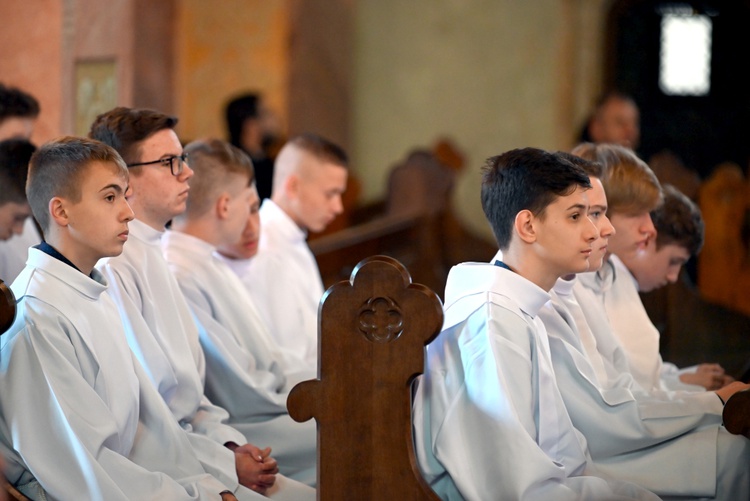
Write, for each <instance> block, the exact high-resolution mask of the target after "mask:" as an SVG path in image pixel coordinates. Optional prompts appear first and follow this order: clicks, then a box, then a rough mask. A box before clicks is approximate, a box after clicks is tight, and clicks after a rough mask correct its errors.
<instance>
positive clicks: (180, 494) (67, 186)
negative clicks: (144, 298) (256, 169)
mask: <svg viewBox="0 0 750 501" xmlns="http://www.w3.org/2000/svg"><path fill="white" fill-rule="evenodd" d="M28 177H29V179H28V188H27V195H28V198H29V203H30V205H31V208H32V211H33V213H34V216H35V217H36V218H37V220H38V221H39V223H40V225H41V227H42V230H43V232H44V236H45V240H46V242H43V243H42V244H39V245H38V246H36V247H35V248H32V249H30V251H29V259H28V264H27V265H26V268H25V269H24V270H23V272H22V273H21V275H20V276H19V277H18V278H17V279H16V281H15V282H14V283H13V285H12V289H13V292H14V293H15V295H16V297H17V298H18V300H19V303H18V317H17V319H16V321H15V323H14V325H13V327H11V329H10V331H9V332H7V333H5V334H4V335H3V336H2V337H0V396H2V406H0V440H2V441H3V443H4V445H5V449H6V450H8V451H11V452H10V455H9V457H7V458H6V460H7V461H8V463H9V464H8V468H7V470H6V472H7V475H8V479H9V480H10V482H11V483H13V484H14V485H15V486H16V487H17V488H18V489H19V490H21V491H22V492H23V493H25V494H27V495H28V496H29V497H31V498H32V499H47V498H50V499H92V500H106V501H112V500H118V499H120V500H132V499H144V500H145V499H175V500H176V499H183V500H191V499H213V500H219V499H220V498H224V499H236V498H235V497H234V495H233V494H231V492H229V491H227V493H225V494H222V495H220V493H222V492H223V491H225V490H226V488H225V487H224V486H223V485H222V484H221V483H220V482H219V481H218V480H216V479H215V478H214V477H212V476H210V475H208V474H207V473H206V472H205V470H204V469H203V467H202V466H201V464H200V463H199V462H198V460H197V458H196V456H195V454H194V453H193V450H192V448H191V445H190V443H189V441H188V440H187V436H186V435H185V433H184V431H183V430H181V429H180V428H179V427H178V426H177V424H176V423H175V421H174V419H173V418H172V416H171V414H170V412H169V410H168V409H167V408H166V406H165V405H164V403H163V401H162V400H161V398H160V397H159V395H158V393H156V392H155V391H154V390H153V388H152V386H151V384H150V382H149V381H148V378H147V376H146V375H145V373H144V371H143V369H142V368H141V366H140V364H139V363H138V362H137V361H136V360H135V359H134V358H133V356H132V354H131V352H130V350H129V349H128V345H127V341H126V339H125V333H124V331H123V329H122V320H121V319H120V316H119V314H118V312H117V307H116V306H115V304H114V302H113V301H112V299H111V298H110V296H109V294H108V292H107V282H106V281H105V279H104V278H103V277H102V275H101V274H100V273H99V272H98V271H97V270H95V269H94V265H95V264H96V262H97V261H98V260H99V259H100V258H102V257H105V256H114V255H117V254H119V253H120V252H121V251H122V248H123V244H124V243H125V241H126V240H127V239H128V223H129V222H130V221H131V220H132V219H133V211H132V210H131V209H130V206H129V205H128V203H127V202H126V200H125V192H126V191H127V189H128V172H127V169H126V167H125V164H124V163H123V161H122V159H121V158H120V156H119V155H118V154H117V153H116V152H115V151H114V150H113V149H111V148H109V147H107V146H105V145H103V144H101V143H99V142H96V141H91V140H88V139H81V138H71V137H67V138H62V139H59V140H57V141H54V142H51V143H48V144H47V145H45V146H43V147H42V148H41V149H40V150H39V151H38V152H37V153H36V154H35V155H34V157H33V158H32V160H31V164H30V167H29V176H28ZM247 493H248V494H251V495H252V493H251V492H250V491H247ZM244 498H245V497H243V499H244ZM247 499H249V497H248V498H247Z"/></svg>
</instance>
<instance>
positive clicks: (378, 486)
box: [287, 256, 443, 501]
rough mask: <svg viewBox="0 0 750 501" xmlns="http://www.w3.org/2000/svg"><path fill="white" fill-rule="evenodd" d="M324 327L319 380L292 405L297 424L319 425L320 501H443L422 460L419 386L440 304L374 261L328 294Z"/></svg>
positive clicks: (398, 271) (385, 262)
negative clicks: (415, 430) (417, 442)
mask: <svg viewBox="0 0 750 501" xmlns="http://www.w3.org/2000/svg"><path fill="white" fill-rule="evenodd" d="M318 318H319V331H318V345H319V346H318V348H319V354H320V355H319V365H318V379H317V380H310V381H304V382H302V383H300V384H298V385H297V386H295V387H294V388H293V390H292V392H291V393H290V395H289V399H288V401H287V406H288V408H289V414H290V415H291V416H292V418H294V419H295V420H297V421H306V420H308V419H310V418H313V417H314V418H315V419H316V420H317V425H318V499H325V500H326V501H329V500H352V499H356V500H380V499H382V500H391V499H398V500H400V501H410V500H424V499H432V500H436V499H438V498H437V496H436V495H435V494H434V492H432V490H431V489H430V488H429V486H428V485H427V483H426V482H425V481H424V479H423V478H422V477H421V475H420V473H419V469H418V466H417V461H416V456H415V454H414V446H413V439H412V426H411V383H412V381H413V380H414V378H415V377H416V376H418V375H419V374H421V373H422V370H423V366H424V347H425V345H427V344H428V343H429V342H430V341H432V339H434V338H435V336H437V334H438V333H439V332H440V328H441V326H442V323H443V311H442V305H441V302H440V299H439V298H438V297H437V295H435V293H434V292H432V291H431V290H430V289H428V288H427V287H424V286H422V285H419V284H412V283H411V277H410V276H409V273H408V272H407V271H406V269H405V268H404V267H403V266H402V265H401V263H399V262H398V261H396V260H395V259H393V258H390V257H387V256H374V257H370V258H367V259H365V260H364V261H362V262H360V263H359V264H358V265H357V266H356V267H355V268H354V271H353V272H352V275H351V279H350V280H349V281H344V282H340V283H338V284H336V285H334V286H333V287H331V288H330V289H328V291H327V292H326V293H325V295H324V296H323V300H322V301H321V306H320V309H319V315H318Z"/></svg>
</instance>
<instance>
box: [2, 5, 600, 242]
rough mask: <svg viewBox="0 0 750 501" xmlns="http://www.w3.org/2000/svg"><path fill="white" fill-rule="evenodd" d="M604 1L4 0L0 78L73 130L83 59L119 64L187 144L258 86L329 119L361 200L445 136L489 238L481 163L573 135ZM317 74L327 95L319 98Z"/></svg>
mask: <svg viewBox="0 0 750 501" xmlns="http://www.w3.org/2000/svg"><path fill="white" fill-rule="evenodd" d="M609 3H610V1H609V0H539V1H538V2H518V1H515V0H472V1H457V0H412V1H409V2H399V1H396V0H358V1H353V0H328V1H327V2H326V5H325V6H320V5H317V6H316V7H315V8H311V7H310V6H309V5H308V4H306V3H304V2H303V1H292V0H221V1H217V2H204V1H201V0H164V1H161V2H150V1H149V0H111V1H108V2H107V3H102V2H99V1H97V0H36V1H34V2H11V1H4V2H2V3H0V12H2V14H3V17H5V16H8V18H11V19H14V22H13V23H12V24H11V25H10V26H11V27H10V29H6V30H3V31H2V32H1V33H0V80H2V81H6V82H8V83H10V84H14V85H18V86H20V87H22V88H24V89H27V90H28V91H30V92H31V93H33V94H34V95H36V96H37V97H38V98H39V99H40V101H41V104H42V115H41V117H40V120H39V125H38V128H37V132H36V134H35V136H34V140H35V141H37V142H41V141H45V140H48V139H50V138H52V137H55V136H57V135H59V134H62V133H73V132H74V131H75V123H76V118H77V116H78V115H80V114H81V112H80V110H78V108H80V106H79V103H78V101H80V99H79V100H78V101H77V95H78V91H79V89H78V88H77V84H76V82H75V74H76V73H75V72H76V68H78V67H79V66H80V65H81V64H83V65H86V64H88V63H96V62H107V61H110V62H112V61H114V69H110V71H112V72H113V74H114V78H115V81H116V90H115V93H116V95H115V98H114V100H115V102H116V104H120V105H125V106H150V107H155V108H158V109H161V110H164V111H167V112H171V113H176V114H177V115H178V116H179V117H180V126H179V133H180V135H181V137H182V138H183V139H185V140H190V139H194V138H197V137H201V136H206V135H214V136H220V137H225V134H226V132H225V128H224V127H225V126H224V120H223V116H222V115H223V113H222V111H223V106H224V104H225V103H226V101H227V100H228V99H229V98H230V97H231V96H233V95H235V94H236V93H239V92H243V91H251V90H259V91H260V92H262V93H263V95H264V97H265V99H266V102H267V104H268V106H269V107H270V108H271V109H273V110H274V111H275V112H276V113H277V114H278V115H279V117H280V119H281V122H282V125H283V126H285V127H286V130H287V131H291V132H299V131H300V130H302V129H304V130H309V129H311V128H313V127H315V126H316V124H320V130H319V132H323V133H325V134H326V135H328V136H330V137H333V138H334V139H335V140H337V141H339V142H342V143H343V144H344V146H346V147H347V149H348V150H349V152H350V154H351V157H352V170H353V172H354V173H355V174H356V175H357V177H358V178H359V179H360V181H361V185H362V202H368V201H373V200H376V199H378V198H380V197H382V196H383V195H384V194H385V186H386V179H387V175H388V171H389V169H390V167H391V166H392V165H393V164H394V163H395V162H397V161H399V160H400V159H402V158H403V157H404V155H406V153H407V152H408V151H409V150H410V149H412V148H414V147H418V146H428V147H429V146H430V145H431V144H432V143H433V142H434V141H435V140H436V139H437V138H438V137H440V136H447V137H449V138H451V139H453V140H454V141H455V142H456V143H457V144H458V146H459V147H460V148H461V149H462V150H463V151H464V152H465V153H466V156H467V165H466V168H465V170H464V172H463V173H462V174H461V175H460V178H459V181H458V184H457V186H456V190H455V198H454V207H455V208H456V210H457V211H458V213H459V216H460V217H461V219H462V220H463V221H464V222H465V223H466V224H468V225H469V226H470V227H472V228H474V229H476V230H477V231H480V232H483V233H484V234H485V235H487V236H488V237H489V236H490V233H489V230H488V229H487V227H486V224H485V222H484V216H483V215H482V213H481V208H480V205H479V196H478V193H479V180H480V175H479V167H480V166H481V164H482V162H483V161H484V159H485V158H486V157H488V156H490V155H493V154H497V153H500V152H502V151H505V150H507V149H509V148H514V147H520V146H539V147H543V148H550V149H565V148H569V147H570V146H571V145H572V144H574V142H575V137H576V136H577V134H578V129H579V128H580V125H581V124H582V123H583V119H584V117H585V115H586V113H587V112H588V110H589V108H590V106H591V104H592V102H593V100H594V97H595V96H596V94H597V93H598V92H599V85H600V80H601V71H600V68H601V60H602V58H601V50H602V42H601V40H602V26H603V25H604V23H603V20H604V16H605V11H606V8H607V6H608V5H609ZM337 12H338V13H339V14H340V15H336V13H337ZM347 25H350V27H349V29H347ZM327 30H328V31H327ZM316 33H318V34H319V38H317V39H316V38H315V37H316ZM308 43H309V44H315V46H316V47H318V48H319V49H320V50H315V51H312V52H311V51H310V50H309V48H306V47H307V45H308ZM337 43H338V44H340V45H348V46H347V47H341V48H337V47H336V44H337ZM295 44H296V45H295ZM300 44H302V45H304V47H302V46H301V45H300ZM105 71H106V68H105ZM313 72H315V73H313ZM308 74H309V75H310V76H311V78H310V84H311V87H315V86H317V88H319V89H323V90H325V89H328V90H329V91H330V92H326V93H321V94H320V96H322V97H321V98H320V99H319V100H318V101H316V99H315V96H316V95H318V94H319V93H318V92H313V91H310V90H309V89H308V92H303V90H304V86H305V76H306V75H308ZM87 119H88V118H84V121H85V120H87Z"/></svg>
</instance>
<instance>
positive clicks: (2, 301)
mask: <svg viewBox="0 0 750 501" xmlns="http://www.w3.org/2000/svg"><path fill="white" fill-rule="evenodd" d="M15 319H16V297H15V296H14V295H13V291H12V290H10V288H9V287H8V286H7V285H6V284H5V282H3V281H2V280H0V336H2V335H3V334H4V333H5V331H7V330H8V329H10V327H11V326H12V325H13V321H14V320H15ZM0 484H2V486H3V490H5V492H6V493H7V495H8V496H9V499H14V500H17V501H28V498H27V497H26V496H24V495H23V494H21V493H20V492H18V491H17V490H16V489H14V488H13V487H12V486H11V485H10V484H8V483H7V482H6V481H5V477H3V475H2V471H0ZM0 499H2V492H0Z"/></svg>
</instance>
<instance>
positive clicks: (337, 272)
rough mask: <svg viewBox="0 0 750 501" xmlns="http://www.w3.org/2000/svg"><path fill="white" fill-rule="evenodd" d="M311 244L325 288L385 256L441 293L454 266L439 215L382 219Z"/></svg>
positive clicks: (398, 216)
mask: <svg viewBox="0 0 750 501" xmlns="http://www.w3.org/2000/svg"><path fill="white" fill-rule="evenodd" d="M309 244H310V249H311V250H312V253H313V255H315V259H316V260H317V262H318V268H319V269H320V275H321V277H322V279H323V284H324V285H325V287H330V286H331V285H333V284H335V283H337V282H339V281H341V280H346V279H348V278H349V275H350V274H351V273H352V270H353V269H354V267H355V265H356V264H357V263H358V262H360V261H361V260H363V259H365V258H367V257H368V256H373V255H377V254H385V255H388V256H390V257H393V258H394V259H397V260H398V261H400V262H401V263H403V265H404V266H405V267H406V268H408V269H409V270H411V273H412V276H413V277H414V279H415V280H416V281H417V282H419V283H421V284H424V285H426V286H427V287H429V288H431V289H432V290H439V291H442V290H443V289H444V287H445V280H446V278H447V276H448V270H449V269H450V264H451V263H448V262H447V261H446V251H445V245H446V243H445V241H444V232H443V231H442V228H441V219H440V216H439V215H426V214H416V213H404V214H397V215H392V216H381V217H378V218H375V219H373V220H371V221H368V222H365V223H361V224H357V225H355V226H350V227H348V228H345V229H343V230H340V231H337V232H336V233H332V234H330V235H325V236H322V237H319V238H315V239H313V240H310V242H309ZM488 259H489V258H488Z"/></svg>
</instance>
